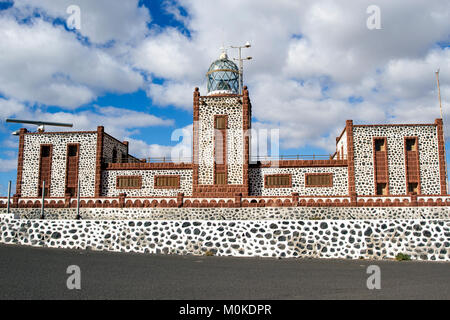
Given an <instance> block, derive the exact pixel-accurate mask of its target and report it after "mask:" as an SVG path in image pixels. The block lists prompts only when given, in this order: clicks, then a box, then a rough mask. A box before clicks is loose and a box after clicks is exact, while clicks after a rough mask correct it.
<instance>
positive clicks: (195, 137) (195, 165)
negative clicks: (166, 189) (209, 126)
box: [192, 88, 200, 195]
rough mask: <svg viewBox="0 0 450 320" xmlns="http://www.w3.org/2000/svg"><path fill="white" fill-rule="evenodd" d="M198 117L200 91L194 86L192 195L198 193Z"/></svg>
mask: <svg viewBox="0 0 450 320" xmlns="http://www.w3.org/2000/svg"><path fill="white" fill-rule="evenodd" d="M199 117H200V91H199V89H198V88H195V91H194V123H193V135H192V139H193V140H192V189H193V195H195V194H197V193H198V190H197V189H198V163H199V150H198V129H199Z"/></svg>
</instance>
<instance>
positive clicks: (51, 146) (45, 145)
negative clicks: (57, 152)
mask: <svg viewBox="0 0 450 320" xmlns="http://www.w3.org/2000/svg"><path fill="white" fill-rule="evenodd" d="M42 147H50V151H49V158H50V160H49V172H48V176H49V177H50V178H49V179H48V180H49V181H47V180H45V188H46V189H47V188H48V193H49V194H48V195H47V197H50V196H51V194H50V192H51V185H52V163H53V145H52V144H41V145H40V148H39V173H38V189H37V194H38V195H39V188H41V187H42V185H43V182H44V180H42V167H41V166H42V156H41V154H42ZM42 192H45V190H42Z"/></svg>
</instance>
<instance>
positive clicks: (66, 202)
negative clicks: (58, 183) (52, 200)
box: [64, 193, 72, 208]
mask: <svg viewBox="0 0 450 320" xmlns="http://www.w3.org/2000/svg"><path fill="white" fill-rule="evenodd" d="M70 200H72V197H71V195H70V193H66V195H65V196H64V208H70V202H71V201H70Z"/></svg>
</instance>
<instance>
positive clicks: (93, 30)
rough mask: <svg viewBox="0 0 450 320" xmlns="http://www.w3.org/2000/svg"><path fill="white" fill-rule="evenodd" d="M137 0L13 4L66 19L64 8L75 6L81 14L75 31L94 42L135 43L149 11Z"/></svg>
mask: <svg viewBox="0 0 450 320" xmlns="http://www.w3.org/2000/svg"><path fill="white" fill-rule="evenodd" d="M138 4H139V1H138V0H127V1H121V0H113V1H111V0H94V1H92V0H58V1H55V0H15V1H14V7H15V8H17V9H18V10H20V11H22V12H26V13H28V14H29V13H30V11H32V10H36V9H37V10H39V11H43V12H45V13H46V14H47V15H50V16H52V17H54V18H61V19H63V20H66V19H67V18H68V17H69V14H67V8H68V7H69V6H71V5H77V6H78V7H79V8H80V13H81V16H80V18H81V29H80V30H79V31H78V32H80V33H81V34H82V35H83V36H85V37H88V38H89V39H90V40H91V41H92V42H94V43H106V42H109V41H121V42H135V41H137V40H139V39H141V38H142V37H143V36H144V35H145V33H146V32H147V31H148V30H147V23H149V22H150V21H151V18H150V13H149V11H148V10H147V9H146V8H145V7H144V6H139V5H138Z"/></svg>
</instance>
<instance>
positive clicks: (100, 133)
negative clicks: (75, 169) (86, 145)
mask: <svg viewBox="0 0 450 320" xmlns="http://www.w3.org/2000/svg"><path fill="white" fill-rule="evenodd" d="M104 136H105V128H104V127H102V126H99V127H97V157H96V161H95V197H100V196H101V193H102V161H103V138H104Z"/></svg>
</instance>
